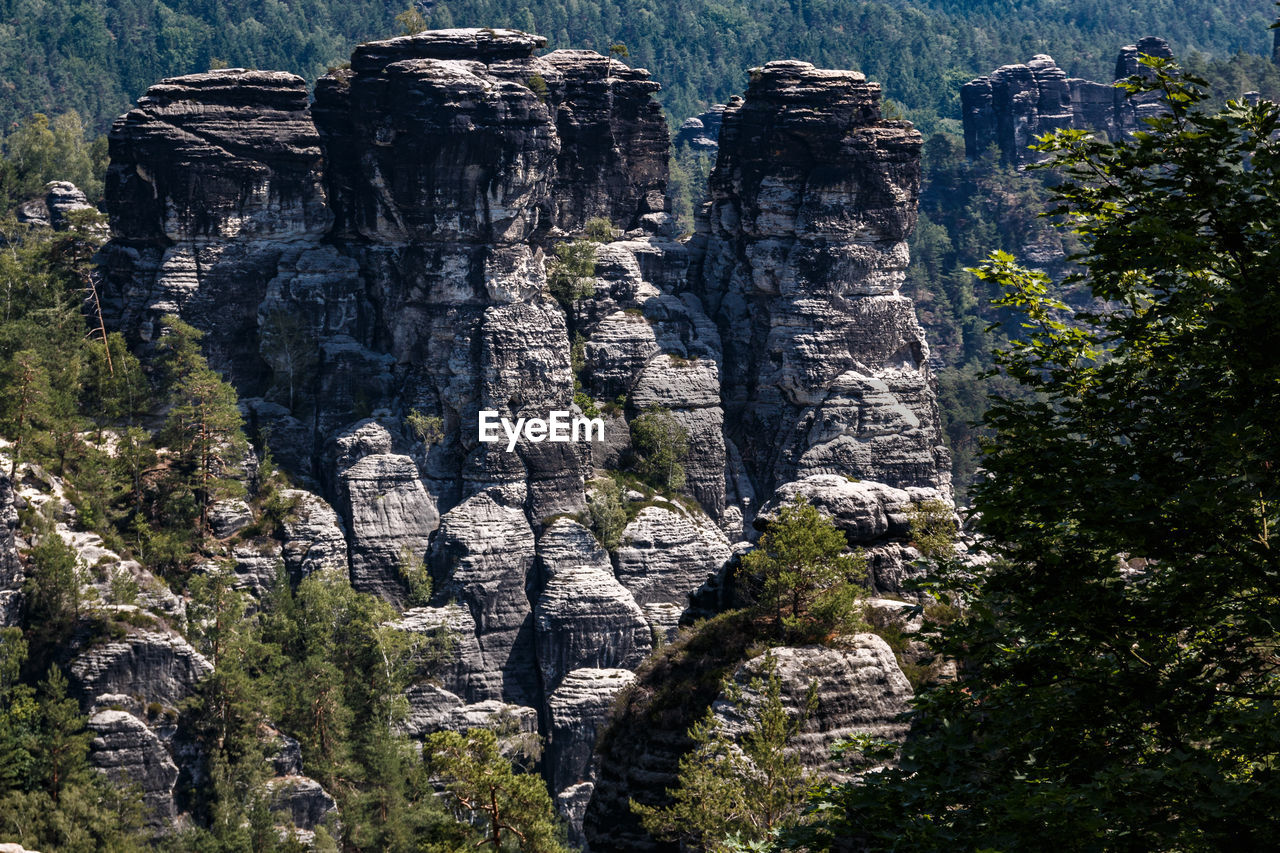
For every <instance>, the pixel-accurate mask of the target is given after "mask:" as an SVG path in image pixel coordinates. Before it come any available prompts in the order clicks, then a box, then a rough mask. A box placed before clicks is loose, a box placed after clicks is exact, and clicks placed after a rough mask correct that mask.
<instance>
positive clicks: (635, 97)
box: [543, 50, 670, 231]
mask: <svg viewBox="0 0 1280 853" xmlns="http://www.w3.org/2000/svg"><path fill="white" fill-rule="evenodd" d="M543 59H544V61H545V62H546V63H548V64H549V65H551V66H552V67H554V68H555V69H556V71H558V72H559V74H560V75H561V77H562V79H563V81H564V82H563V86H564V89H563V94H562V95H561V96H560V97H561V99H560V100H559V102H558V103H557V104H556V133H557V135H559V137H560V140H561V149H560V156H559V158H558V159H557V161H556V181H555V186H554V195H555V199H556V224H557V225H558V226H560V227H561V228H563V229H564V230H566V231H576V230H578V229H580V228H582V226H583V225H584V224H586V222H587V220H589V219H593V218H596V217H603V218H605V219H608V220H609V221H610V222H611V223H613V224H614V225H615V226H618V227H621V228H624V229H630V228H636V227H638V226H639V225H640V219H641V217H643V216H644V215H645V214H650V213H661V212H662V211H663V209H664V206H665V196H666V189H667V149H668V147H669V145H670V138H669V134H668V131H667V120H666V117H665V116H664V115H663V114H662V108H661V106H660V105H659V104H658V102H657V101H656V100H655V99H654V98H653V97H652V95H653V94H654V93H656V92H657V91H658V89H659V88H661V87H660V86H659V85H658V84H657V83H655V82H654V81H652V80H650V79H649V72H648V71H645V70H644V69H642V68H628V67H627V66H626V65H624V64H623V63H621V62H619V61H618V60H616V59H612V58H606V57H603V56H600V55H599V54H597V53H595V52H593V51H589V50H557V51H554V52H553V53H549V54H547V55H546V56H545V57H543ZM553 97H554V96H553Z"/></svg>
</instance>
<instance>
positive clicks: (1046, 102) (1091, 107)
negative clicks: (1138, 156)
mask: <svg viewBox="0 0 1280 853" xmlns="http://www.w3.org/2000/svg"><path fill="white" fill-rule="evenodd" d="M1141 56H1155V57H1161V58H1166V59H1167V58H1170V57H1172V56H1173V51H1172V50H1170V48H1169V44H1168V42H1166V41H1165V40H1164V39H1162V38H1156V37H1154V36H1148V37H1147V38H1144V39H1141V40H1139V41H1138V42H1137V43H1136V44H1131V45H1126V46H1125V47H1123V48H1121V49H1120V55H1119V57H1118V58H1117V60H1116V71H1115V80H1116V81H1120V80H1125V79H1127V78H1129V77H1131V76H1133V75H1135V74H1140V73H1143V72H1145V70H1146V69H1145V67H1144V66H1142V65H1141V64H1139V62H1138V59H1139V57H1141ZM960 105H961V109H962V111H963V120H964V144H965V152H966V153H967V154H968V155H969V156H970V157H978V156H981V155H982V154H983V153H984V152H985V151H987V150H988V149H990V148H992V147H995V148H996V149H998V150H999V151H1000V156H1001V158H1002V159H1003V160H1004V161H1005V162H1007V163H1015V164H1026V163H1030V162H1034V161H1035V160H1037V159H1039V157H1040V155H1038V154H1037V152H1035V151H1031V150H1030V149H1029V148H1028V146H1030V145H1032V144H1034V143H1035V141H1036V138H1037V137H1039V136H1042V135H1044V134H1047V133H1052V132H1053V131H1055V130H1059V129H1063V128H1076V129H1080V130H1092V131H1097V132H1099V133H1103V134H1106V136H1107V137H1108V138H1110V139H1119V138H1120V137H1121V136H1123V135H1125V134H1128V133H1131V132H1133V131H1134V130H1136V129H1137V128H1139V127H1140V126H1141V120H1142V119H1143V118H1145V117H1147V116H1150V115H1154V114H1158V112H1159V110H1160V107H1159V103H1158V99H1156V98H1154V97H1152V96H1150V95H1144V96H1139V97H1136V98H1129V97H1127V93H1126V92H1125V91H1124V90H1123V89H1119V88H1117V87H1116V85H1115V83H1095V82H1093V81H1091V80H1081V79H1078V78H1074V77H1072V78H1068V77H1067V75H1066V72H1064V71H1063V70H1062V69H1061V68H1059V67H1058V65H1057V63H1056V62H1054V60H1053V57H1051V56H1048V55H1046V54H1039V55H1037V56H1034V57H1032V59H1031V61H1030V62H1028V63H1027V64H1025V65H1004V66H1001V67H1000V68H997V69H996V70H995V71H993V72H992V73H991V74H990V75H988V76H985V77H978V78H976V79H974V80H971V81H970V82H968V83H966V84H965V85H964V87H963V88H962V89H961V90H960Z"/></svg>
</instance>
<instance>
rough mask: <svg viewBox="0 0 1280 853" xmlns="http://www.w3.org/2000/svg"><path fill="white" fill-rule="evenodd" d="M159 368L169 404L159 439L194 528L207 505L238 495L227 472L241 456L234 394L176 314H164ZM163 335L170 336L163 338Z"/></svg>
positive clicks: (202, 522) (203, 519) (200, 525)
mask: <svg viewBox="0 0 1280 853" xmlns="http://www.w3.org/2000/svg"><path fill="white" fill-rule="evenodd" d="M165 329H166V331H168V332H169V334H168V335H166V338H162V339H161V341H162V343H163V346H162V352H163V359H162V368H163V370H164V375H165V377H166V379H167V380H168V381H169V383H170V384H169V399H170V401H171V408H170V410H169V416H168V419H167V420H166V422H165V428H164V431H163V433H162V438H163V440H164V441H165V443H166V444H168V445H169V446H170V447H171V448H172V449H173V450H174V451H175V452H176V455H177V459H176V464H175V466H174V467H175V469H176V470H175V472H174V474H175V476H173V477H172V478H171V479H170V483H171V488H173V490H174V492H175V493H176V494H178V495H180V496H183V497H188V498H189V499H190V501H191V503H192V504H193V506H194V513H195V516H196V521H197V524H196V530H197V532H198V533H200V534H203V533H204V532H205V530H206V527H207V522H208V512H209V504H210V503H212V502H213V501H215V500H218V499H220V498H223V497H230V496H234V495H236V494H238V493H239V492H240V491H241V489H240V487H239V483H238V482H237V481H235V480H234V479H232V478H231V477H230V476H228V475H229V474H231V473H232V472H233V471H234V470H235V466H236V465H237V463H238V462H239V460H240V458H242V457H243V454H244V452H245V449H246V447H247V442H246V441H245V438H244V434H243V433H242V432H241V417H240V410H239V409H238V408H237V407H236V393H235V389H233V388H232V387H231V386H230V385H228V384H227V383H226V382H225V381H224V380H223V379H222V377H220V376H219V375H218V374H217V373H216V372H214V371H213V370H212V369H211V368H210V367H209V366H208V363H207V362H206V361H205V359H204V356H202V355H201V354H200V352H199V341H200V337H201V335H200V333H199V332H198V331H196V330H195V329H192V328H191V327H190V326H188V325H187V324H185V323H183V322H182V321H181V320H178V319H177V318H176V317H168V318H166V319H165ZM167 338H173V340H172V341H167V340H166V339H167Z"/></svg>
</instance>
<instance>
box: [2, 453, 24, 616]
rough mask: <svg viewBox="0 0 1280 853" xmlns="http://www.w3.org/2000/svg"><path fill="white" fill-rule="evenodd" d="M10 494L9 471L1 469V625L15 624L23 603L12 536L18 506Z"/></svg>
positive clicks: (16, 548)
mask: <svg viewBox="0 0 1280 853" xmlns="http://www.w3.org/2000/svg"><path fill="white" fill-rule="evenodd" d="M13 498H14V495H13V484H12V482H11V481H10V480H9V475H8V474H2V473H0V628H7V627H10V626H12V625H17V624H18V620H19V617H20V616H21V607H22V584H23V582H24V581H25V580H26V575H25V574H23V571H22V563H21V561H19V559H18V545H17V541H16V539H15V537H14V532H15V531H16V530H17V528H18V510H17V508H16V507H15V506H14V502H13Z"/></svg>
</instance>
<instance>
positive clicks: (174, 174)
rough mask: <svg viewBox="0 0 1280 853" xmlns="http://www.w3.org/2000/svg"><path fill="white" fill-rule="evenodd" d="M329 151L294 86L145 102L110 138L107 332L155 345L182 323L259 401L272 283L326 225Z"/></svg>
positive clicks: (167, 95)
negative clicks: (177, 318)
mask: <svg viewBox="0 0 1280 853" xmlns="http://www.w3.org/2000/svg"><path fill="white" fill-rule="evenodd" d="M319 143H320V139H319V135H318V134H317V133H316V129H315V125H314V123H313V122H312V121H311V117H310V112H309V107H308V94H307V84H306V82H305V81H304V80H303V79H302V78H300V77H296V76H294V75H292V74H285V73H282V72H270V71H247V70H244V69H226V70H221V71H214V72H210V73H207V74H192V75H188V76H186V77H177V78H172V79H169V80H165V81H163V82H161V83H158V84H156V85H155V86H152V87H151V88H150V89H148V90H147V92H146V94H145V95H143V97H141V98H140V99H139V100H138V104H137V106H136V107H135V108H134V109H133V110H131V111H130V112H128V113H127V114H126V115H124V116H121V117H120V118H119V119H117V121H116V123H115V125H114V126H113V128H112V131H111V136H110V155H111V165H110V167H109V168H108V171H107V178H106V197H107V209H108V213H109V216H110V220H111V228H112V235H113V239H112V241H111V243H110V244H109V245H108V246H107V247H106V249H105V250H104V255H103V258H104V262H105V263H106V266H107V270H108V275H107V276H106V282H105V284H106V286H105V287H104V292H103V309H104V312H105V313H106V314H107V316H108V317H109V318H110V320H111V321H113V322H114V323H115V324H117V325H118V326H120V327H122V328H126V329H128V330H129V332H130V334H131V335H133V336H135V337H136V338H140V339H141V340H143V341H151V340H154V339H155V338H156V336H157V334H158V333H159V327H158V321H159V319H160V317H161V316H163V315H164V314H179V315H181V316H182V317H183V319H185V320H187V321H188V322H190V323H192V324H193V325H195V326H197V327H199V328H200V329H201V330H203V331H204V332H205V340H204V344H205V351H206V354H207V355H208V357H209V359H210V362H211V363H212V364H213V365H214V366H215V367H217V368H219V369H220V370H223V371H226V372H227V373H229V374H230V375H231V376H233V377H235V380H236V384H237V388H238V389H239V390H240V391H241V394H242V396H246V397H251V396H256V394H257V392H258V390H260V388H261V386H262V385H263V383H264V382H265V381H266V379H267V376H266V373H267V371H265V370H264V367H263V364H262V361H261V359H260V357H259V355H258V345H257V343H258V339H259V335H258V307H259V305H260V304H261V303H262V301H263V297H264V296H265V293H266V285H267V282H268V281H269V280H270V279H271V278H273V277H274V276H275V275H276V267H277V263H278V261H279V260H280V258H281V256H282V255H283V254H284V253H286V251H288V250H290V249H291V248H293V247H294V246H295V244H297V243H299V242H305V241H307V240H316V239H318V238H319V237H320V235H321V234H322V233H323V232H324V230H325V229H326V227H327V226H328V222H329V217H330V214H329V212H328V208H327V206H326V193H325V189H324V185H323V176H322V174H321V166H322V161H323V152H322V151H321V149H320V144H319Z"/></svg>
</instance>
